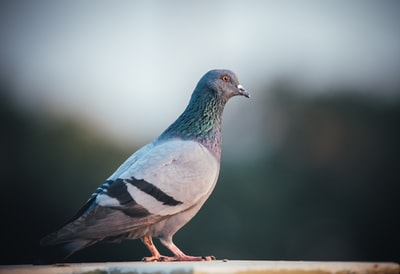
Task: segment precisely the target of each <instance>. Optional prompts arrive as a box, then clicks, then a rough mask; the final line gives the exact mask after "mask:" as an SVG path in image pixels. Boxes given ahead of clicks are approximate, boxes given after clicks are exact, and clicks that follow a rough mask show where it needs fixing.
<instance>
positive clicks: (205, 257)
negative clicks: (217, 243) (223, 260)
mask: <svg viewBox="0 0 400 274" xmlns="http://www.w3.org/2000/svg"><path fill="white" fill-rule="evenodd" d="M201 259H202V260H203V261H215V260H216V259H217V258H215V256H212V255H211V256H201Z"/></svg>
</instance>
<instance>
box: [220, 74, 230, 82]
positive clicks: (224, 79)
mask: <svg viewBox="0 0 400 274" xmlns="http://www.w3.org/2000/svg"><path fill="white" fill-rule="evenodd" d="M221 79H222V81H224V82H228V81H229V76H228V75H224V76H222V77H221Z"/></svg>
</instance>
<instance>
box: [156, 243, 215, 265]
mask: <svg viewBox="0 0 400 274" xmlns="http://www.w3.org/2000/svg"><path fill="white" fill-rule="evenodd" d="M160 241H161V243H162V244H163V245H164V246H166V247H167V248H168V249H169V250H170V251H171V252H172V253H174V255H175V256H174V257H164V256H161V257H160V259H159V261H166V262H170V261H212V260H215V257H214V256H204V257H202V256H189V255H186V254H185V253H183V252H182V251H181V250H180V249H179V248H178V247H177V246H176V245H175V244H174V243H173V242H172V239H168V240H165V239H160Z"/></svg>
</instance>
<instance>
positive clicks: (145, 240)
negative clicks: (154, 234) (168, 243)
mask: <svg viewBox="0 0 400 274" xmlns="http://www.w3.org/2000/svg"><path fill="white" fill-rule="evenodd" d="M142 241H143V243H144V244H145V245H146V247H147V248H148V249H149V251H150V253H151V255H152V256H151V257H144V258H143V259H142V260H143V261H145V262H154V261H158V260H160V258H161V255H160V252H158V250H157V248H156V247H155V245H154V244H153V240H152V239H151V236H149V235H146V236H144V237H143V238H142Z"/></svg>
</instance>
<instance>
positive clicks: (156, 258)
mask: <svg viewBox="0 0 400 274" xmlns="http://www.w3.org/2000/svg"><path fill="white" fill-rule="evenodd" d="M215 260H216V258H215V256H201V257H193V256H185V257H178V256H175V257H168V256H152V257H144V258H143V259H142V261H143V262H178V261H215Z"/></svg>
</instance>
